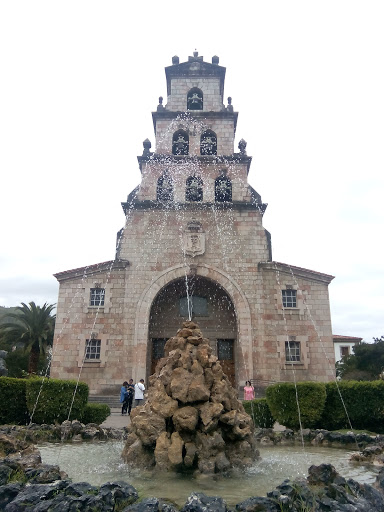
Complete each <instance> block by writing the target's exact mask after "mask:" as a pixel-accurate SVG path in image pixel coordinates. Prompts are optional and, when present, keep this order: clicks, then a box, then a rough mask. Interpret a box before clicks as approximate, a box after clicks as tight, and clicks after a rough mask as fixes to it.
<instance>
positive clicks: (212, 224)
mask: <svg viewBox="0 0 384 512" xmlns="http://www.w3.org/2000/svg"><path fill="white" fill-rule="evenodd" d="M172 62H173V64H172V65H171V66H168V67H167V68H166V79H167V91H168V97H167V103H166V104H165V105H163V104H162V99H161V98H160V101H159V105H158V107H157V109H156V111H155V112H153V113H152V117H153V123H154V129H155V138H156V145H155V148H154V151H153V152H152V151H151V144H150V142H149V141H148V140H147V141H144V150H143V154H142V155H141V156H139V157H138V163H139V167H140V170H141V174H142V181H141V184H140V186H139V187H138V188H137V189H135V190H134V191H132V192H131V193H130V194H129V195H128V198H127V201H125V202H124V203H122V207H123V210H124V213H125V216H126V221H125V226H124V228H123V229H122V230H121V231H120V232H119V233H118V237H117V247H116V256H115V258H114V259H113V260H111V261H109V262H104V263H99V264H96V265H90V266H87V267H83V268H79V269H73V270H68V271H64V272H60V273H58V274H56V275H55V276H56V278H57V279H58V281H59V282H60V291H59V297H58V308H57V322H56V333H55V342H54V352H53V360H52V369H51V375H52V377H57V378H64V379H74V378H77V376H78V375H79V372H80V371H81V380H83V381H85V382H87V383H88V384H89V386H90V392H91V394H100V393H104V394H116V393H117V390H118V389H119V386H120V385H121V383H122V382H123V380H127V379H128V378H131V377H132V378H133V379H134V380H139V379H140V378H144V379H145V380H146V381H148V379H149V376H150V374H151V373H152V372H153V370H154V367H155V365H156V362H157V360H158V359H159V358H161V357H162V353H161V351H162V350H163V349H164V343H165V340H166V339H168V338H170V337H172V336H173V333H174V332H175V330H176V329H177V327H178V326H179V325H180V323H181V321H182V320H183V319H184V320H185V319H188V312H186V310H185V307H184V306H185V303H187V304H189V305H190V307H192V302H193V301H195V302H193V310H192V311H191V310H190V311H189V313H192V317H193V318H192V319H196V321H198V323H199V325H200V327H201V328H202V330H203V331H204V332H205V334H206V336H207V337H208V338H209V339H210V345H211V348H212V352H213V354H214V355H215V356H217V357H218V358H219V360H220V361H221V362H222V366H223V368H224V371H226V372H227V374H228V376H229V378H230V380H231V382H232V383H233V384H235V386H236V387H237V388H238V389H240V388H241V386H242V385H244V381H245V380H252V382H253V383H254V384H255V385H256V387H260V388H262V387H265V386H266V385H267V384H268V383H272V382H277V381H292V380H294V379H296V380H315V381H328V380H331V379H333V377H334V352H333V342H332V328H331V317H330V307H329V296H328V285H329V283H330V282H331V280H332V279H333V277H332V276H330V275H327V274H323V273H320V272H316V271H312V270H307V269H303V268H299V267H296V266H292V265H288V264H284V263H278V262H274V261H273V260H272V248H271V238H270V234H269V233H268V232H267V231H266V230H265V228H264V227H263V214H264V212H265V209H266V206H267V205H266V204H265V203H263V202H262V200H261V197H260V195H259V194H258V193H257V192H256V191H255V190H254V189H253V188H252V187H251V186H250V185H249V184H248V179H247V177H248V173H249V171H250V166H251V160H252V159H251V157H250V156H248V155H247V154H246V143H245V142H244V141H241V142H240V143H239V151H237V152H236V151H235V149H234V143H235V134H236V125H237V117H238V114H237V112H234V110H233V106H232V102H231V101H228V104H227V106H225V105H224V98H223V95H224V80H225V71H226V70H225V68H224V67H222V66H219V64H218V58H217V57H214V58H213V59H212V63H208V62H205V61H204V60H203V58H202V57H200V56H199V55H198V54H197V53H194V55H193V56H192V57H189V59H188V61H187V62H183V63H179V59H178V58H176V57H174V58H173V60H172ZM196 91H197V93H196V94H197V96H198V98H199V101H200V104H199V107H200V108H199V109H197V110H188V109H187V100H188V98H190V97H191V95H192V93H193V92H196ZM207 133H209V134H211V135H212V133H213V134H214V136H215V137H216V139H215V140H216V146H215V149H214V150H212V152H211V153H210V154H202V153H204V151H203V149H202V147H203V146H202V141H203V140H204V137H205V136H206V134H207ZM178 134H181V139H180V140H181V141H182V144H181V145H179V146H177V144H176V143H175V141H176V139H177V136H178ZM183 141H184V142H183ZM183 144H184V146H183ZM180 147H182V149H183V151H182V154H179V153H178V148H180ZM191 180H192V182H193V184H192V185H190V182H191ZM220 180H224V181H223V182H224V183H226V184H227V185H228V187H230V192H231V193H230V196H228V197H226V199H225V200H221V199H220V196H219V195H218V194H217V187H218V184H220ZM164 181H165V182H167V183H169V187H170V190H171V192H170V196H169V197H168V196H162V195H161V193H162V190H163V189H162V186H164V185H163V183H164ZM196 183H197V185H196ZM193 186H194V187H200V196H198V197H197V196H189V195H188V193H189V192H188V191H189V190H192V188H191V187H193ZM193 190H195V189H193ZM193 190H192V192H193ZM191 197H192V199H191ZM196 197H197V199H196ZM95 290H96V291H95ZM98 291H99V292H100V291H101V292H102V293H103V295H102V300H101V299H100V296H98V297H97V293H99V292H98ZM95 293H96V300H93V301H92V297H94V296H93V295H92V294H95ZM287 296H288V297H289V298H290V299H289V300H288V302H287ZM191 297H192V299H191ZM94 298H95V297H94ZM185 301H186V302H185ZM183 304H184V306H183ZM183 308H184V309H183ZM291 349H292V350H293V352H292V353H291V352H290V350H291Z"/></svg>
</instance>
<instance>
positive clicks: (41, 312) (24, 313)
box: [0, 302, 56, 374]
mask: <svg viewBox="0 0 384 512" xmlns="http://www.w3.org/2000/svg"><path fill="white" fill-rule="evenodd" d="M54 308H55V304H47V303H45V304H44V305H43V306H41V307H40V306H36V304H35V303H34V302H30V303H29V305H28V306H27V305H26V304H24V302H22V303H21V306H18V307H17V308H16V310H17V311H16V312H15V313H9V314H8V315H7V317H8V318H10V319H11V321H9V322H6V323H4V324H2V325H1V326H0V336H1V337H2V339H3V340H4V341H5V342H7V343H9V344H12V345H14V344H16V343H20V342H21V343H23V345H24V347H25V350H26V351H27V352H29V359H28V373H29V374H31V373H36V372H37V365H38V363H39V358H40V354H43V355H45V354H46V352H47V349H48V347H49V346H51V345H52V342H53V333H54V329H55V319H56V315H52V314H51V313H52V310H53V309H54Z"/></svg>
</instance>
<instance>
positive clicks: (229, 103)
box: [227, 96, 233, 112]
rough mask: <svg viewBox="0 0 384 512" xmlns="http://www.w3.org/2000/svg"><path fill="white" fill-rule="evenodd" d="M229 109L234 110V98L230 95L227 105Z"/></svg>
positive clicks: (229, 110)
mask: <svg viewBox="0 0 384 512" xmlns="http://www.w3.org/2000/svg"><path fill="white" fill-rule="evenodd" d="M227 110H228V112H233V105H232V98H231V97H230V96H228V107H227Z"/></svg>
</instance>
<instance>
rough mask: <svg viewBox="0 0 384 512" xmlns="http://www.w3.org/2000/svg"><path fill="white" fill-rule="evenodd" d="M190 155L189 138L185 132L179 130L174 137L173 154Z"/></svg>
mask: <svg viewBox="0 0 384 512" xmlns="http://www.w3.org/2000/svg"><path fill="white" fill-rule="evenodd" d="M188 153H189V136H188V133H187V132H185V131H184V130H178V131H177V132H175V133H174V134H173V137H172V154H173V155H177V156H180V155H188Z"/></svg>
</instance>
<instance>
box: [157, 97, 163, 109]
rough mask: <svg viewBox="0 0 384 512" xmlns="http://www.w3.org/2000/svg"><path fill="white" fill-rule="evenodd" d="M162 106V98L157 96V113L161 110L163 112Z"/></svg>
mask: <svg viewBox="0 0 384 512" xmlns="http://www.w3.org/2000/svg"><path fill="white" fill-rule="evenodd" d="M164 108H165V107H164V105H163V97H162V96H159V104H158V105H157V111H158V112H159V111H161V110H164Z"/></svg>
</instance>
